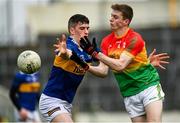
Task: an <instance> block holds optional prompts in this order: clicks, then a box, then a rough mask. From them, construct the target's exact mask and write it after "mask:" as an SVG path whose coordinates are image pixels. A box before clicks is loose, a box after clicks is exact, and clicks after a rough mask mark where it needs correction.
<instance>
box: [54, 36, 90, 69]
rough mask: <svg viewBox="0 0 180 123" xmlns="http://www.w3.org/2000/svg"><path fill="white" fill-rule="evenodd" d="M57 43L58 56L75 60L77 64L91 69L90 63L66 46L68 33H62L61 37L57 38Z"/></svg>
mask: <svg viewBox="0 0 180 123" xmlns="http://www.w3.org/2000/svg"><path fill="white" fill-rule="evenodd" d="M57 41H58V42H57V44H54V47H55V48H56V49H55V52H56V53H57V55H58V56H60V57H62V58H63V59H66V60H68V59H70V60H73V61H75V62H76V63H77V64H79V65H80V66H81V67H82V68H83V69H84V70H88V69H89V65H88V64H87V63H86V62H84V61H83V60H82V59H81V58H79V57H78V55H77V54H76V53H75V52H74V51H71V50H69V49H67V47H66V35H65V34H62V35H61V36H60V38H57Z"/></svg>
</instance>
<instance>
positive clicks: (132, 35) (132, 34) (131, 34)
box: [128, 29, 144, 42]
mask: <svg viewBox="0 0 180 123" xmlns="http://www.w3.org/2000/svg"><path fill="white" fill-rule="evenodd" d="M128 37H129V39H138V40H137V41H140V42H144V40H143V38H142V36H141V34H140V33H138V32H136V31H134V30H133V29H130V31H129V36H128Z"/></svg>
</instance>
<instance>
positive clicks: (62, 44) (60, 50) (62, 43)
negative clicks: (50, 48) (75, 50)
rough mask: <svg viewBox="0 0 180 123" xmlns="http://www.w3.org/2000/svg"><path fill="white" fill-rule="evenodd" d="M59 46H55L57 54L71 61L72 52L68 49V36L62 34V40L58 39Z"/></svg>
mask: <svg viewBox="0 0 180 123" xmlns="http://www.w3.org/2000/svg"><path fill="white" fill-rule="evenodd" d="M56 40H57V44H54V47H55V48H56V49H55V53H56V54H57V55H58V56H60V57H62V58H63V59H69V58H70V56H71V55H72V52H71V51H70V50H68V49H67V47H66V35H65V34H62V35H61V36H60V38H57V39H56Z"/></svg>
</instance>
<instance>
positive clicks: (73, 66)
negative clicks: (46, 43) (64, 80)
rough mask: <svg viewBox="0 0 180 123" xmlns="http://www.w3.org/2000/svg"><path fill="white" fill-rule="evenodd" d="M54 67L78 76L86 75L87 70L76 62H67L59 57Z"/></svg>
mask: <svg viewBox="0 0 180 123" xmlns="http://www.w3.org/2000/svg"><path fill="white" fill-rule="evenodd" d="M54 66H56V67H60V68H62V69H63V70H65V71H68V72H71V73H74V74H77V75H84V74H85V70H84V69H83V68H82V67H81V66H79V65H78V64H77V63H76V62H74V61H72V60H65V59H63V58H61V57H59V56H56V57H55V60H54Z"/></svg>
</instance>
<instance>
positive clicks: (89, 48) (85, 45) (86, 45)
mask: <svg viewBox="0 0 180 123" xmlns="http://www.w3.org/2000/svg"><path fill="white" fill-rule="evenodd" d="M80 46H81V48H82V49H83V50H84V51H85V52H86V53H88V54H89V55H91V56H92V57H93V58H96V59H97V54H98V53H99V50H98V49H97V45H96V40H95V38H94V39H93V43H91V42H90V41H89V39H88V38H87V36H84V37H82V38H81V40H80Z"/></svg>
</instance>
